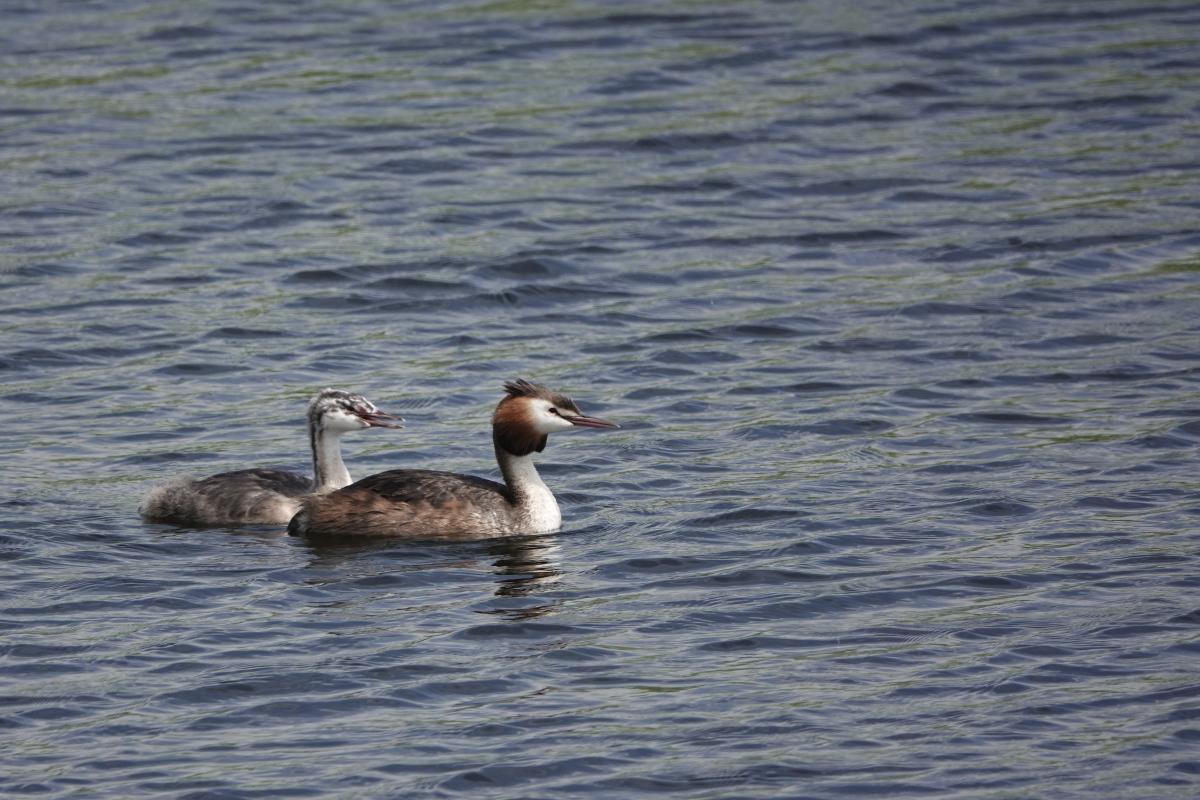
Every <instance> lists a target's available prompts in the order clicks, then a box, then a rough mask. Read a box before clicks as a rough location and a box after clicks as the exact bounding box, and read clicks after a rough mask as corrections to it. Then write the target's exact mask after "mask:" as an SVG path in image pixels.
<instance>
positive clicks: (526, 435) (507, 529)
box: [288, 380, 618, 538]
mask: <svg viewBox="0 0 1200 800" xmlns="http://www.w3.org/2000/svg"><path fill="white" fill-rule="evenodd" d="M504 391H505V392H506V394H505V396H504V399H502V400H501V401H500V404H499V405H498V406H496V413H495V414H494V415H493V416H492V442H493V443H494V444H495V448H496V461H498V462H499V464H500V474H501V475H503V476H504V483H496V482H495V481H489V480H484V479H483V478H476V477H473V476H471V475H458V474H455V473H453V472H434V471H431V470H423V469H396V470H391V471H388V472H380V473H379V474H377V475H371V476H369V477H366V478H363V479H362V480H360V481H358V482H357V483H352V484H350V485H349V486H347V487H346V488H344V489H339V490H337V491H336V492H330V493H329V494H323V495H313V496H310V497H306V498H304V500H303V501H301V504H300V511H299V512H298V513H297V514H296V516H294V517H292V521H291V522H290V523H289V524H288V533H290V534H292V535H293V536H301V535H304V534H313V535H319V536H407V537H410V538H420V537H428V538H439V537H462V538H484V537H489V536H507V535H510V534H519V533H541V532H544V531H553V530H557V529H558V527H559V526H560V525H561V524H562V514H560V513H559V510H558V502H557V501H556V500H555V499H554V495H553V494H552V493H551V492H550V489H549V488H547V487H546V484H545V483H543V482H542V479H541V477H540V476H539V475H538V472H537V468H536V467H535V466H534V465H533V456H532V455H531V454H532V453H534V452H538V453H540V452H541V451H542V450H543V449H544V448H545V447H546V437H547V436H548V435H549V434H551V433H555V432H557V431H569V430H574V429H575V428H616V427H618V426H617V425H614V424H613V423H611V422H607V421H605V420H602V419H596V418H595V417H587V416H584V415H583V412H581V411H580V410H579V407H578V406H576V405H575V403H574V402H573V401H572V400H571V398H569V397H567V396H566V395H563V394H558V393H557V392H552V391H550V390H549V389H546V388H545V387H543V386H538V385H537V384H533V383H530V382H529V381H526V380H517V381H513V382H511V383H506V384H504Z"/></svg>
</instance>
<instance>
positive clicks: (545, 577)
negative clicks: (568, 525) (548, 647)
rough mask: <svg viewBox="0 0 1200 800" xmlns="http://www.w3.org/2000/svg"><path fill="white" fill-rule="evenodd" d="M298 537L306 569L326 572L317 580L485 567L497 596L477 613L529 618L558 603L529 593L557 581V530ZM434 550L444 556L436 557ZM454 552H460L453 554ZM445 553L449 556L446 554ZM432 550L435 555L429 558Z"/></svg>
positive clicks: (537, 615)
mask: <svg viewBox="0 0 1200 800" xmlns="http://www.w3.org/2000/svg"><path fill="white" fill-rule="evenodd" d="M302 542H303V543H302V544H301V546H302V547H304V548H305V549H306V550H308V552H309V555H310V558H309V561H308V565H307V566H308V569H310V570H315V571H319V572H322V573H324V575H323V576H322V577H321V578H315V579H314V582H316V583H328V582H342V581H345V580H348V579H349V580H360V579H363V578H372V577H376V576H382V575H391V576H394V577H398V576H399V575H400V574H401V573H406V572H430V571H437V570H461V569H468V570H479V571H482V570H484V569H487V570H488V571H490V572H491V574H492V575H494V576H495V578H496V583H497V585H496V588H495V591H494V595H495V597H496V598H499V599H493V600H492V601H489V605H490V607H488V608H484V609H480V610H479V611H480V613H483V614H495V615H498V616H501V617H503V618H505V619H514V620H518V619H532V618H535V617H540V616H543V615H545V614H547V613H549V612H551V611H553V610H554V609H556V608H557V607H558V602H557V601H555V602H550V603H538V604H531V603H530V602H529V599H531V598H533V597H535V596H536V595H537V594H539V593H540V592H542V591H544V590H546V589H548V588H550V587H553V586H554V585H555V584H557V583H558V581H559V579H560V578H561V576H562V566H561V560H560V559H561V550H562V548H561V545H560V543H559V537H558V535H557V534H545V535H539V536H518V537H511V538H506V539H495V540H491V541H487V542H471V543H465V542H464V543H457V542H456V543H454V544H452V545H450V547H448V548H444V549H443V548H439V547H438V545H437V544H436V543H432V542H424V543H419V544H415V543H413V542H411V541H397V540H394V539H393V540H388V539H359V540H347V539H311V538H310V539H305V540H302ZM466 548H470V550H472V551H473V553H470V554H463V553H462V550H463V549H466ZM447 550H449V551H450V552H447ZM481 550H482V552H481ZM439 551H440V552H439ZM455 551H457V552H455ZM438 554H440V555H441V556H443V557H442V558H438V557H436V556H437V555H438ZM452 554H453V555H460V557H457V558H456V557H453V555H452ZM447 555H451V556H452V557H450V558H445V556H447ZM431 556H434V558H432V559H431V558H430V557H431ZM506 601H507V602H506ZM514 601H515V603H516V604H514ZM491 604H494V605H491Z"/></svg>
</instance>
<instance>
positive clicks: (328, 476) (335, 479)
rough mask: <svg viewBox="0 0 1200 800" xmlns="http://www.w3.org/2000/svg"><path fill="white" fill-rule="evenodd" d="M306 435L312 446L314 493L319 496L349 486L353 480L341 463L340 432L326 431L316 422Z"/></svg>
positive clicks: (344, 465) (343, 463)
mask: <svg viewBox="0 0 1200 800" xmlns="http://www.w3.org/2000/svg"><path fill="white" fill-rule="evenodd" d="M308 435H309V440H310V442H311V444H312V454H313V482H314V483H315V484H316V490H315V491H316V492H317V493H318V494H320V493H323V492H332V491H333V490H335V489H341V488H342V487H343V486H349V485H350V484H351V483H352V482H353V479H352V478H351V477H350V470H348V469H346V464H345V462H343V461H342V434H341V432H340V431H331V430H327V429H326V428H325V427H324V426H323V425H321V423H320V422H316V423H314V424H313V425H310V426H309V429H308Z"/></svg>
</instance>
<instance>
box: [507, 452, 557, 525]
mask: <svg viewBox="0 0 1200 800" xmlns="http://www.w3.org/2000/svg"><path fill="white" fill-rule="evenodd" d="M496 462H497V463H498V464H499V465H500V474H501V475H503V476H504V483H505V485H507V486H508V492H509V494H510V495H511V497H512V503H513V505H514V506H516V508H517V511H518V512H519V513H520V514H522V515H524V516H525V517H526V518H527V520H528V522H527V525H528V529H529V530H530V531H539V532H540V531H552V530H558V527H559V526H560V525H561V524H562V514H561V513H560V512H559V509H558V501H557V500H555V499H554V493H553V492H551V491H550V487H548V486H547V485H546V484H545V482H544V481H543V480H542V476H541V475H539V474H538V471H537V467H536V466H535V465H534V463H533V455H532V454H527V455H523V456H518V455H513V454H512V453H510V452H509V451H508V450H506V449H504V448H503V447H502V446H501V445H499V444H497V445H496Z"/></svg>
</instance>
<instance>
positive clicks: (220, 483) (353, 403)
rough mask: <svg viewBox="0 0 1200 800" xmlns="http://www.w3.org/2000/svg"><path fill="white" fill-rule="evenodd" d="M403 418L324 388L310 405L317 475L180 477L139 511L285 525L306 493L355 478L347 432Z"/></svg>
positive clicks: (274, 472) (187, 521) (192, 521)
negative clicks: (344, 448) (345, 457)
mask: <svg viewBox="0 0 1200 800" xmlns="http://www.w3.org/2000/svg"><path fill="white" fill-rule="evenodd" d="M402 423H403V420H401V419H400V418H399V417H394V416H392V415H391V414H387V413H385V412H383V411H380V410H379V409H378V408H376V407H375V405H374V404H373V403H372V402H371V401H369V400H367V398H365V397H363V396H362V395H359V394H351V393H350V392H346V391H342V390H341V389H324V390H322V391H321V392H319V393H318V394H317V395H316V396H315V397H314V398H313V399H312V400H311V401H310V402H309V404H308V437H309V446H310V448H311V450H312V460H313V477H312V478H309V477H308V476H306V475H301V474H299V473H296V472H288V471H286V470H279V469H244V470H237V471H235V472H222V473H219V474H217V475H210V476H208V477H207V478H199V479H192V478H178V479H176V480H173V481H170V482H169V483H166V484H163V485H162V486H157V487H155V488H154V489H151V490H150V492H149V494H147V495H146V498H145V500H143V501H142V504H141V507H140V508H139V509H138V511H139V513H141V515H142V516H143V517H144V518H145V519H147V520H149V521H152V522H173V523H176V524H180V525H198V526H211V525H248V524H259V525H284V524H286V523H287V521H288V520H289V519H291V518H292V516H293V515H294V514H295V513H296V511H297V510H298V509H299V508H300V498H302V497H304V496H305V495H308V494H312V493H314V492H316V493H320V492H332V491H334V490H335V489H340V488H341V487H343V486H346V485H347V484H349V483H350V481H351V480H352V478H351V477H350V472H349V470H347V469H346V465H345V463H344V462H343V461H342V452H341V437H342V435H343V434H346V433H349V432H351V431H359V430H365V429H367V428H400V427H402Z"/></svg>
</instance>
